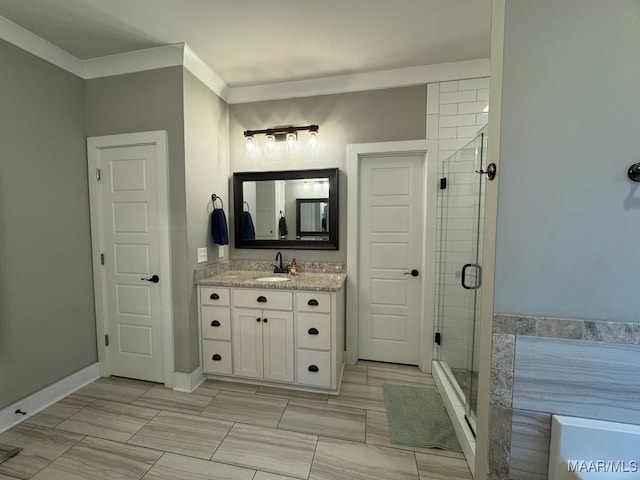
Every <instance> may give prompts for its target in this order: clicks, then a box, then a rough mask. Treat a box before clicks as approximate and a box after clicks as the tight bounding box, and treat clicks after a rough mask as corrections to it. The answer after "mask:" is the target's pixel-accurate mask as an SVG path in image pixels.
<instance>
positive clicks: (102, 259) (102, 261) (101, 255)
mask: <svg viewBox="0 0 640 480" xmlns="http://www.w3.org/2000/svg"><path fill="white" fill-rule="evenodd" d="M100 265H104V253H101V254H100Z"/></svg>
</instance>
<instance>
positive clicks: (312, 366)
mask: <svg viewBox="0 0 640 480" xmlns="http://www.w3.org/2000/svg"><path fill="white" fill-rule="evenodd" d="M309 371H310V372H314V373H315V372H318V371H320V369H319V368H318V367H317V366H315V365H309Z"/></svg>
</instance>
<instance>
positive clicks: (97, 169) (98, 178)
mask: <svg viewBox="0 0 640 480" xmlns="http://www.w3.org/2000/svg"><path fill="white" fill-rule="evenodd" d="M100 178H101V176H100V169H99V168H96V180H97V181H100Z"/></svg>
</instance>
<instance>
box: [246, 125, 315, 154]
mask: <svg viewBox="0 0 640 480" xmlns="http://www.w3.org/2000/svg"><path fill="white" fill-rule="evenodd" d="M318 129H319V127H318V125H304V126H300V127H294V126H288V127H273V128H265V129H262V130H245V131H244V138H245V152H246V153H247V154H252V153H254V152H255V151H256V150H257V148H256V147H257V144H256V140H255V136H256V135H265V139H266V143H265V151H266V153H268V154H273V153H274V152H275V149H276V142H283V141H284V142H286V145H287V150H289V151H290V152H293V151H294V150H295V148H296V144H297V142H298V132H304V131H307V132H309V140H308V145H309V150H310V151H311V153H316V152H317V151H318Z"/></svg>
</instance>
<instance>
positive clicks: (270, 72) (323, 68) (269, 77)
mask: <svg viewBox="0 0 640 480" xmlns="http://www.w3.org/2000/svg"><path fill="white" fill-rule="evenodd" d="M0 15H2V16H4V17H6V18H8V19H9V20H11V21H13V22H14V23H17V24H18V25H20V26H22V27H23V28H25V29H27V30H29V31H31V32H33V33H35V34H36V35H38V36H40V37H42V38H44V39H45V40H48V41H49V42H51V43H53V44H54V45H56V46H58V47H60V48H62V49H63V50H66V51H67V52H69V53H71V54H72V55H74V56H76V57H77V58H80V59H87V58H94V57H101V56H104V55H111V54H116V53H123V52H128V51H133V50H140V49H144V48H150V47H156V46H160V45H167V44H172V43H182V42H185V43H187V44H188V45H189V46H190V47H191V48H192V49H193V50H194V51H195V52H196V53H197V54H198V55H199V56H200V57H201V58H202V60H204V61H205V63H207V64H208V65H209V67H211V69H212V70H214V71H215V72H216V73H217V74H218V75H219V76H220V77H221V78H222V79H223V80H224V81H225V82H226V83H227V85H229V86H230V87H240V86H250V85H261V84H269V83H277V82H285V81H293V80H305V79H310V78H321V77H328V76H334V75H346V74H353V73H364V72H375V71H380V70H389V69H394V68H402V67H410V66H419V65H431V64H437V63H446V62H456V61H463V60H472V59H477V58H487V57H489V42H490V17H491V0H271V1H265V0H0Z"/></svg>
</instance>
